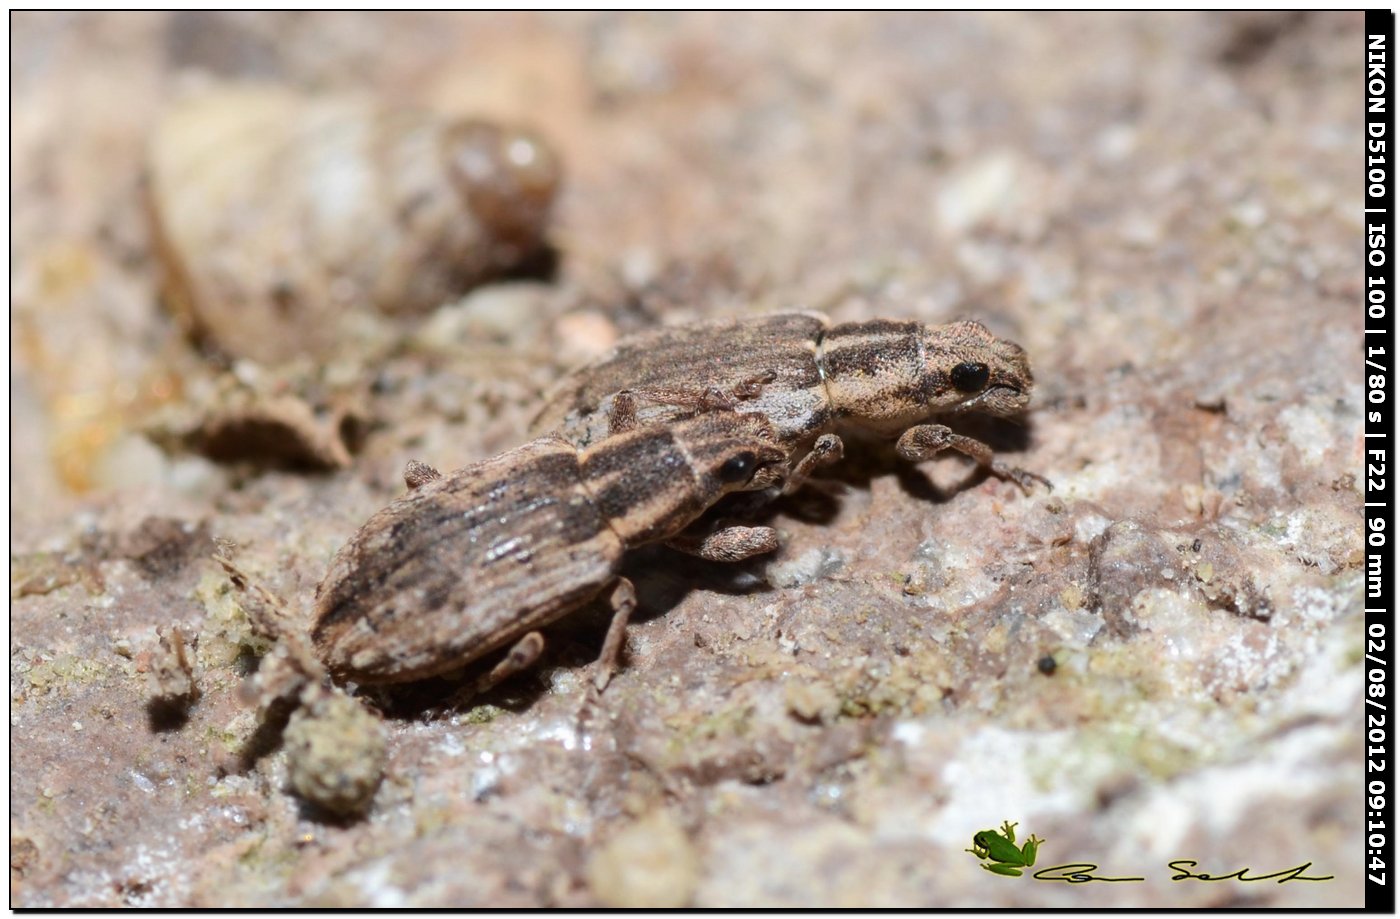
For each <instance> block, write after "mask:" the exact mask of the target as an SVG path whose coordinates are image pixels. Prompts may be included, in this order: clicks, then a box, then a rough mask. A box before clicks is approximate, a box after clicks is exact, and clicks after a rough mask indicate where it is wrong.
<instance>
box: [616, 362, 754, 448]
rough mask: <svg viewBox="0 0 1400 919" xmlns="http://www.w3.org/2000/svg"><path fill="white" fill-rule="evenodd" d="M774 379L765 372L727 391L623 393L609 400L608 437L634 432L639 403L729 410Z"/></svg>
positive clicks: (712, 388) (695, 408) (704, 388)
mask: <svg viewBox="0 0 1400 919" xmlns="http://www.w3.org/2000/svg"><path fill="white" fill-rule="evenodd" d="M777 378H778V374H777V372H776V371H772V370H765V371H764V372H763V373H759V374H755V375H753V376H751V377H746V378H745V379H743V380H740V381H739V382H738V383H735V384H734V385H733V386H731V387H729V388H728V389H724V388H722V387H719V386H704V387H700V388H697V389H684V388H663V389H624V390H621V391H620V392H618V393H617V394H616V395H614V396H613V403H612V410H611V411H610V412H609V414H608V433H610V434H621V433H624V432H626V431H630V430H632V429H633V428H635V427H636V426H637V405H638V403H639V402H652V403H655V404H657V405H674V406H676V407H677V408H685V409H690V410H692V411H697V412H709V411H716V410H719V409H733V408H734V407H736V406H737V405H738V404H739V403H740V402H744V401H747V400H749V399H753V398H755V397H757V396H758V394H759V393H761V392H763V387H764V386H766V385H767V384H769V383H771V382H773V381H774V380H776V379H777Z"/></svg>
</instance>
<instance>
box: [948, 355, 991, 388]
mask: <svg viewBox="0 0 1400 919" xmlns="http://www.w3.org/2000/svg"><path fill="white" fill-rule="evenodd" d="M949 377H950V378H951V379H952V381H953V385H954V386H956V387H957V388H958V390H959V391H960V392H977V391H978V390H979V389H981V388H982V387H983V386H986V385H987V380H988V379H989V378H990V377H991V371H989V370H988V369H987V365H986V364H979V363H977V362H976V361H964V362H963V363H961V364H959V365H958V366H956V367H954V368H953V372H952V373H951V374H949Z"/></svg>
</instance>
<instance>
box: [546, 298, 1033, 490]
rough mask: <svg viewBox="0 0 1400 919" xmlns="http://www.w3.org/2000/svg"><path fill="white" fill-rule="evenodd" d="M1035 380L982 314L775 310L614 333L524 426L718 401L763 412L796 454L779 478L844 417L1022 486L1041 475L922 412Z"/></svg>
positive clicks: (673, 410)
mask: <svg viewBox="0 0 1400 919" xmlns="http://www.w3.org/2000/svg"><path fill="white" fill-rule="evenodd" d="M1032 384H1033V381H1032V377H1031V369H1030V362H1029V361H1028V360H1027V358H1026V352H1025V351H1024V350H1023V349H1022V348H1021V346H1020V345H1017V344H1015V343H1014V342H1010V341H1007V340H1005V339H1002V338H997V337H996V336H995V335H993V334H992V333H991V332H989V331H987V329H986V327H985V326H983V325H982V324H981V323H979V322H974V321H970V320H966V321H961V322H953V323H949V324H947V325H928V324H926V323H923V322H917V321H896V320H887V319H875V320H869V321H866V322H848V323H842V324H840V325H832V324H831V323H830V321H829V320H828V319H827V318H826V317H825V316H822V315H820V314H818V313H776V314H771V315H765V316H754V317H750V318H745V319H731V320H720V321H710V322H700V323H695V324H692V325H686V326H677V327H673V328H663V329H658V330H656V331H652V332H646V333H643V334H640V335H635V336H632V337H630V338H627V339H624V340H623V341H622V342H620V343H619V344H617V345H616V346H615V347H614V348H613V349H612V350H611V351H609V352H608V353H607V354H605V355H604V356H603V357H601V358H599V359H598V360H596V361H594V362H593V363H591V364H589V365H586V366H584V367H583V368H581V369H579V370H577V371H576V372H574V373H573V374H571V375H570V376H568V377H567V378H565V380H563V381H562V382H561V383H560V384H559V385H558V386H556V387H555V389H554V390H553V391H552V393H551V394H550V395H549V396H548V397H547V398H546V403H545V406H544V408H543V409H542V410H541V411H540V413H539V414H538V415H537V416H536V418H535V420H534V422H533V425H532V429H533V430H534V431H536V432H543V431H549V430H557V431H558V432H559V434H560V435H561V436H563V437H564V438H565V439H567V440H569V441H570V442H571V443H574V444H578V445H586V444H590V443H593V442H594V441H596V440H598V439H599V438H601V437H605V436H607V434H608V433H609V431H611V430H615V429H616V428H617V427H618V426H622V427H626V426H627V425H631V424H635V423H637V422H638V421H643V422H654V421H660V420H663V419H675V418H677V417H683V416H685V415H688V414H693V413H694V412H696V411H700V410H704V409H708V408H729V409H733V410H735V411H739V412H744V413H753V414H760V415H763V416H765V417H767V418H768V419H769V420H770V421H771V422H772V423H773V426H774V428H775V430H776V431H777V434H778V438H779V440H780V441H781V443H782V444H783V446H784V447H785V448H787V450H788V451H789V453H790V455H791V457H792V458H793V459H794V460H797V459H798V458H799V457H800V458H801V460H800V462H798V463H797V464H796V466H795V467H794V469H793V473H792V475H791V477H790V479H789V482H788V488H789V490H791V489H792V488H793V487H795V486H796V485H797V484H800V482H801V481H802V480H803V479H804V478H805V477H806V475H807V474H808V473H809V472H810V471H811V470H812V469H813V468H814V467H815V466H816V465H817V464H819V463H824V462H828V461H831V460H834V459H837V458H839V457H840V456H841V454H842V450H843V447H842V443H841V440H840V438H839V437H838V436H837V435H836V433H835V432H836V431H837V430H840V429H842V428H846V427H851V428H857V429H865V430H868V431H872V432H875V433H878V434H887V435H893V434H898V435H899V442H898V445H897V449H898V451H899V453H900V455H901V456H903V457H905V458H906V459H909V460H914V461H918V460H924V459H928V458H930V457H932V456H934V455H935V454H937V453H939V452H941V451H943V450H948V449H952V450H957V451H959V452H961V453H963V454H966V455H967V456H969V457H971V458H972V459H974V460H976V461H977V462H978V463H981V464H982V465H984V466H986V467H987V468H988V469H990V470H991V471H992V472H993V473H995V474H996V475H998V476H1001V477H1003V478H1008V479H1011V480H1012V481H1014V482H1016V483H1017V484H1018V485H1020V486H1021V487H1022V488H1023V489H1026V490H1027V491H1029V489H1030V486H1031V483H1032V482H1041V483H1043V484H1045V485H1047V486H1048V485H1049V484H1050V483H1049V481H1048V480H1046V479H1045V478H1044V477H1043V476H1040V475H1037V474H1036V473H1034V472H1028V471H1026V470H1024V469H1020V468H1017V467H1014V466H1008V465H1006V464H1005V463H1003V462H1001V460H999V459H997V458H996V456H995V454H994V453H993V451H992V449H991V447H989V446H987V445H986V444H984V443H982V442H981V441H978V440H974V439H973V438H971V437H967V436H964V435H962V434H956V433H954V432H953V430H952V429H951V428H948V427H947V426H945V425H942V424H933V423H930V419H933V418H936V417H938V416H942V415H957V414H963V413H969V412H980V413H984V414H988V415H993V416H997V417H1005V416H1009V415H1015V414H1018V413H1020V412H1022V411H1023V410H1025V408H1026V406H1027V405H1028V404H1029V402H1030V395H1031V387H1032Z"/></svg>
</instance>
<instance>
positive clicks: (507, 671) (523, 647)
mask: <svg viewBox="0 0 1400 919" xmlns="http://www.w3.org/2000/svg"><path fill="white" fill-rule="evenodd" d="M542 653H544V636H543V635H541V634H540V633H539V632H528V633H526V635H525V636H524V637H523V638H521V639H520V640H519V641H517V642H516V643H515V644H513V645H511V646H510V650H509V651H507V652H506V656H505V657H503V658H501V660H500V662H499V663H497V664H496V666H494V667H492V668H491V672H490V673H487V674H485V675H484V676H482V677H481V678H480V679H478V680H477V681H476V682H475V683H474V684H473V685H472V687H471V690H472V693H471V694H472V695H478V694H480V693H483V692H486V691H487V690H488V689H491V688H492V687H493V686H495V685H497V684H498V683H500V682H501V681H502V680H506V679H509V678H510V677H513V676H515V675H516V674H517V673H519V672H521V671H522V670H529V669H530V668H531V667H533V666H534V665H535V661H537V660H539V659H540V655H541V654H542Z"/></svg>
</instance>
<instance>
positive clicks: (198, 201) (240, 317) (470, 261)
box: [147, 87, 559, 361]
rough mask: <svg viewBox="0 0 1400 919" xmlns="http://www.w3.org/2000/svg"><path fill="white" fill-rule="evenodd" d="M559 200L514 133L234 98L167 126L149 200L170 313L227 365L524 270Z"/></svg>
mask: <svg viewBox="0 0 1400 919" xmlns="http://www.w3.org/2000/svg"><path fill="white" fill-rule="evenodd" d="M558 185H559V165H558V161H557V159H556V157H555V155H554V154H553V152H552V151H551V150H550V149H549V148H548V147H547V146H546V145H545V144H544V143H543V142H541V141H540V140H538V139H537V138H535V137H534V136H532V135H531V134H529V133H527V132H525V131H523V130H519V129H516V128H511V127H506V126H501V125H497V124H492V123H489V122H484V121H474V120H449V119H444V118H441V117H439V116H436V115H434V114H432V113H429V112H424V111H418V110H406V109H392V108H386V107H382V106H376V105H372V104H370V103H367V102H365V101H363V100H357V99H346V98H338V97H325V98H316V97H307V96H302V95H297V94H295V93H292V92H289V91H285V90H279V89H273V88H262V87H243V88H225V89H221V90H215V91H210V92H206V93H204V94H202V95H200V96H198V97H195V98H193V99H190V100H188V101H187V102H185V103H183V104H181V105H179V106H178V107H176V108H175V109H173V110H172V111H171V112H170V113H169V114H167V115H166V116H165V118H164V120H163V121H162V123H161V124H160V125H159V127H158V129H157V131H156V133H155V135H154V137H153V139H152V142H151V147H150V159H149V170H148V184H147V195H148V205H149V208H150V212H151V217H152V224H153V228H154V236H155V241H156V247H157V251H158V254H159V258H160V261H161V267H162V271H163V274H164V286H165V295H166V299H167V301H168V302H169V304H170V306H171V308H172V309H173V310H174V311H175V312H176V314H177V315H178V316H180V317H181V318H182V320H184V321H185V322H186V324H187V325H188V326H189V328H190V330H191V332H192V333H193V334H194V335H195V336H196V337H197V338H199V339H200V340H202V341H203V342H205V343H206V344H209V345H212V346H213V347H214V348H216V349H217V350H219V351H222V352H224V353H225V354H228V355H230V356H235V357H248V358H253V359H256V360H262V361H280V360H284V359H287V358H291V357H293V356H296V355H298V354H311V355H313V356H326V355H328V354H330V353H331V352H333V351H334V350H335V349H336V348H337V347H338V346H340V345H341V344H343V343H344V342H345V341H346V340H347V339H348V338H352V337H354V336H356V335H357V334H364V332H365V331H366V330H367V329H369V330H372V329H374V328H376V326H375V317H384V316H387V317H405V316H413V315H416V314H421V313H425V312H427V311H429V310H431V309H433V308H434V307H437V306H439V305H440V304H442V303H444V302H447V301H449V300H452V299H454V298H456V297H458V296H460V295H461V294H462V293H463V292H464V291H465V290H467V289H469V288H470V287H472V286H474V285H475V284H478V283H480V282H481V281H484V280H487V279H489V278H491V277H493V276H496V275H499V274H501V273H503V272H506V271H509V270H510V269H511V268H513V267H515V266H517V265H519V264H520V263H521V262H522V261H523V260H525V259H527V258H529V257H530V256H531V255H532V254H534V253H536V252H537V251H538V250H539V249H540V248H541V246H542V245H543V236H544V231H545V228H546V225H547V223H548V219H549V213H550V208H551V205H552V204H553V201H554V196H555V192H556V190H557V188H558ZM381 321H382V320H381Z"/></svg>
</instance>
